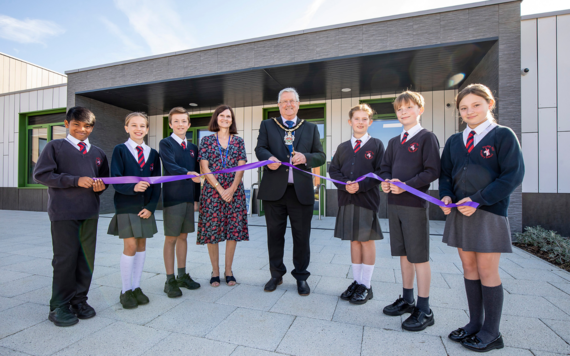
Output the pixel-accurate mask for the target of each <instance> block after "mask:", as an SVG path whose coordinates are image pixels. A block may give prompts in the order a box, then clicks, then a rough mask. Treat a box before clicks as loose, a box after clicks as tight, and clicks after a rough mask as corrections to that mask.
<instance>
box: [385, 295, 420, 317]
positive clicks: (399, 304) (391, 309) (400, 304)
mask: <svg viewBox="0 0 570 356" xmlns="http://www.w3.org/2000/svg"><path fill="white" fill-rule="evenodd" d="M415 307H416V302H415V301H413V302H411V303H408V302H406V300H405V299H404V298H402V296H400V297H398V299H396V301H395V302H394V303H392V304H390V305H388V306H386V307H384V310H383V311H382V312H384V314H386V315H390V316H399V315H403V314H406V313H411V312H413V311H414V308H415Z"/></svg>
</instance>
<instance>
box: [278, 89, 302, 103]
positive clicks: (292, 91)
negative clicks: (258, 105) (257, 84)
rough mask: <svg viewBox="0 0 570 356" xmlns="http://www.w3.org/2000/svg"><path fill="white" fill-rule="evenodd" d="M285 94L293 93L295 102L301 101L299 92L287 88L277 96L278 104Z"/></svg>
mask: <svg viewBox="0 0 570 356" xmlns="http://www.w3.org/2000/svg"><path fill="white" fill-rule="evenodd" d="M283 93H293V94H295V100H297V101H299V93H297V91H296V90H295V89H294V88H285V89H283V90H281V91H280V92H279V95H278V96H277V102H278V103H280V102H281V95H282V94H283Z"/></svg>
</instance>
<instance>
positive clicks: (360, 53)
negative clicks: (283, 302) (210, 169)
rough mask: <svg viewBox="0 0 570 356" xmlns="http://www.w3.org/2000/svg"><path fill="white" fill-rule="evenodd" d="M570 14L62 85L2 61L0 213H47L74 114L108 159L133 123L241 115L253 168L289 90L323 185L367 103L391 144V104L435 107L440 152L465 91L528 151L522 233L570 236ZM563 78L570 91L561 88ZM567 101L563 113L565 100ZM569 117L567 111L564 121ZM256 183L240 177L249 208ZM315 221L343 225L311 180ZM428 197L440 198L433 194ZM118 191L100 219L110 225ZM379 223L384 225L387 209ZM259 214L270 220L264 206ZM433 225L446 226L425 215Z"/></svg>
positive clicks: (300, 43)
mask: <svg viewBox="0 0 570 356" xmlns="http://www.w3.org/2000/svg"><path fill="white" fill-rule="evenodd" d="M569 34H570V10H568V11H561V12H556V13H546V14H539V15H533V16H524V17H522V18H521V16H520V1H518V0H490V1H484V2H477V3H472V4H465V5H458V6H453V7H447V8H441V9H432V10H427V11H421V12H414V13H408V14H402V15H394V16H388V17H382V18H376V19H370V20H363V21H358V22H351V23H344V24H339V25H333V26H327V27H321V28H314V29H309V30H303V31H296V32H290V33H285V34H279V35H273V36H267V37H262V38H254V39H249V40H243V41H238V42H232V43H226V44H221V45H214V46H208V47H203V48H197V49H190V50H186V51H180V52H175V53H167V54H162V55H156V56H151V57H144V58H138V59H134V60H128V61H123V62H117V63H110V64H104V65H100V66H95V67H89V68H81V69H75V70H69V71H66V75H63V74H59V73H54V72H52V71H49V70H46V69H44V68H41V67H38V66H34V65H32V64H30V63H26V62H24V61H21V60H18V59H16V58H12V57H10V56H6V55H3V56H2V57H1V61H0V73H1V74H2V83H1V87H0V127H1V128H2V129H1V130H2V134H1V135H0V157H2V160H1V161H0V167H1V170H2V173H1V174H0V187H1V188H0V197H1V203H0V208H1V209H16V210H17V209H19V210H45V208H46V204H47V192H46V190H45V188H43V187H41V186H39V185H37V184H35V183H34V182H33V180H32V179H31V171H32V169H33V166H34V163H35V160H36V159H37V157H38V155H39V153H40V152H41V149H42V147H43V146H44V145H45V144H46V143H47V142H48V141H49V140H52V139H56V138H59V137H64V136H65V129H63V128H62V122H63V118H64V113H65V111H66V108H68V107H72V106H75V105H81V106H86V107H88V108H90V109H91V110H92V111H93V112H94V113H95V115H96V116H97V124H96V127H95V130H94V132H93V134H92V135H91V137H90V141H91V142H92V143H93V144H95V145H97V146H99V147H101V148H103V149H104V150H105V152H107V154H108V155H109V156H111V152H112V150H113V147H114V146H115V145H117V144H119V143H122V142H124V141H126V139H127V135H126V133H125V131H124V129H123V125H124V118H125V116H126V114H127V113H129V112H131V111H144V112H146V113H148V114H149V115H150V134H149V137H148V144H149V145H150V146H151V147H153V148H158V143H159V141H160V140H161V139H162V138H164V137H166V136H168V135H169V134H170V133H171V131H170V129H169V127H168V123H167V118H166V114H167V113H168V111H169V110H170V109H171V108H172V107H174V106H183V107H185V108H188V109H189V111H190V112H191V123H192V127H191V129H190V130H189V131H188V133H187V137H188V138H189V139H190V140H192V141H193V142H194V143H196V144H198V143H199V140H200V138H201V137H203V136H204V135H208V134H209V132H208V131H207V125H208V121H209V119H210V115H211V113H212V111H213V109H214V108H215V107H216V106H217V105H219V104H222V103H225V104H229V105H231V106H232V107H234V108H235V113H236V116H237V117H236V119H237V126H238V130H239V135H240V136H242V137H243V138H244V140H245V144H246V150H247V158H248V161H249V162H254V161H256V157H255V154H254V148H255V146H256V141H257V134H258V129H259V125H260V123H261V121H262V120H265V119H268V118H272V117H275V116H277V115H278V109H277V94H278V92H279V90H281V89H283V88H285V87H294V88H296V89H297V90H298V92H299V94H300V96H301V107H300V111H299V117H300V118H302V119H306V120H308V121H311V122H314V123H315V124H317V125H318V127H319V131H320V134H321V141H322V144H323V148H324V149H325V152H326V155H327V165H325V166H323V167H320V168H316V169H314V172H316V173H320V174H322V175H325V174H327V167H328V165H329V164H330V161H331V159H332V156H333V155H334V153H335V150H336V147H337V146H338V145H339V144H340V143H341V142H343V141H346V140H349V139H350V137H351V129H350V126H349V125H348V123H347V120H348V110H349V109H350V108H351V107H352V106H354V105H356V104H358V103H369V104H370V105H371V106H372V107H373V108H374V109H375V111H376V112H377V114H376V115H375V117H374V119H375V120H374V123H373V125H372V128H371V130H370V133H371V134H372V135H373V136H375V137H378V138H380V139H382V141H383V142H384V143H385V144H387V142H388V140H389V139H390V138H391V137H393V136H396V135H397V134H399V133H400V132H401V129H402V128H401V125H400V124H399V123H398V121H397V120H396V116H395V114H394V111H393V109H392V105H391V102H392V100H393V99H394V97H395V96H396V95H397V94H398V93H399V92H401V91H402V90H405V89H407V88H410V89H412V90H415V91H419V92H421V93H422V94H423V96H424V97H425V99H426V109H425V113H424V115H423V118H422V125H423V127H425V128H427V129H428V130H431V131H433V132H434V133H435V134H436V135H437V137H438V139H439V143H440V146H441V148H442V149H443V146H444V145H445V141H446V139H447V138H448V137H449V136H450V135H452V134H454V133H456V132H459V131H461V130H463V128H464V124H462V122H461V119H460V117H459V114H458V112H457V111H456V109H455V104H454V97H455V95H456V94H457V92H458V90H461V89H462V88H463V87H465V86H466V85H468V84H470V83H483V84H485V85H487V86H489V87H490V88H491V89H492V90H493V92H494V93H495V95H496V96H497V98H498V102H499V105H498V107H497V110H496V118H497V120H498V122H499V124H502V125H506V126H509V127H511V128H512V129H513V130H514V131H515V133H516V134H517V136H518V137H519V139H521V143H522V146H523V150H524V157H525V163H526V177H525V180H524V183H523V184H522V186H521V187H519V188H518V189H517V190H516V191H515V193H514V194H513V195H512V197H511V206H510V209H509V219H510V223H511V227H512V230H513V231H515V232H516V231H521V230H522V228H523V226H534V225H542V226H544V227H547V228H550V229H554V230H556V231H559V232H560V233H563V234H565V235H570V224H568V223H566V222H565V221H564V216H565V212H566V211H568V209H569V208H570V180H569V179H568V178H567V177H568V176H570V159H569V158H568V152H570V114H568V112H570V110H568V106H569V105H570V101H569V100H568V98H569V97H570V93H569V90H570V89H569V88H568V86H565V85H563V84H564V83H565V82H568V80H569V79H570V62H569V61H570V38H569V37H570V35H569ZM564 79H565V80H564ZM565 98H566V100H564V99H565ZM564 109H566V110H564ZM259 174H260V173H259V171H247V172H245V175H244V183H245V187H246V189H251V190H252V192H253V194H254V196H255V190H256V188H257V183H258V182H259V181H260V179H259V178H260V177H259ZM314 185H315V214H317V213H318V210H319V207H320V209H321V211H322V212H323V213H324V214H326V215H327V216H335V215H336V212H337V209H338V207H337V195H336V188H335V186H334V185H333V184H331V183H330V182H323V181H320V180H319V179H317V178H315V184H314ZM431 194H433V195H434V196H437V195H438V185H437V182H436V183H434V184H433V185H432V187H431ZM112 196H113V194H112V189H110V192H106V193H105V194H104V195H103V196H102V208H101V209H102V211H104V212H112V211H113V203H112ZM254 202H255V200H254ZM381 206H382V208H381V211H380V212H379V215H380V217H386V199H385V197H383V202H382V204H381ZM253 208H254V212H256V213H263V207H262V206H261V205H260V204H254V207H253ZM430 216H431V218H432V219H444V217H443V215H442V213H441V212H440V209H438V208H436V207H432V208H431V209H430Z"/></svg>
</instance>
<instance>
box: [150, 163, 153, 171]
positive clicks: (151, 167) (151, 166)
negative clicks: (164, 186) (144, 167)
mask: <svg viewBox="0 0 570 356" xmlns="http://www.w3.org/2000/svg"><path fill="white" fill-rule="evenodd" d="M150 171H151V172H152V171H154V163H151V164H150Z"/></svg>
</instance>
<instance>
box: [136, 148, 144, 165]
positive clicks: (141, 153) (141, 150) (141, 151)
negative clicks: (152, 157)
mask: <svg viewBox="0 0 570 356" xmlns="http://www.w3.org/2000/svg"><path fill="white" fill-rule="evenodd" d="M137 152H138V153H139V166H141V168H142V167H144V152H143V148H142V147H141V146H137Z"/></svg>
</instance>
